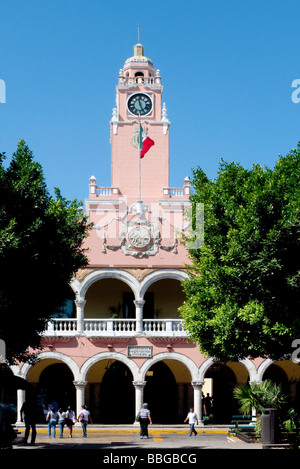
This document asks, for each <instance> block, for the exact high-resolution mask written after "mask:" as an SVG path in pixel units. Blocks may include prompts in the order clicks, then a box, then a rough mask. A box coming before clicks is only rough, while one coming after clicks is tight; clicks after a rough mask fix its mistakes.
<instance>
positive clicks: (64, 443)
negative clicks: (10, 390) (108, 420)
mask: <svg viewBox="0 0 300 469" xmlns="http://www.w3.org/2000/svg"><path fill="white" fill-rule="evenodd" d="M188 429H189V428H188V426H186V427H180V428H166V427H155V426H153V427H151V426H150V427H149V438H148V439H140V435H139V427H137V426H134V425H133V426H131V427H118V426H115V427H107V428H103V427H101V426H96V425H90V426H89V427H88V436H87V438H83V436H82V430H81V428H80V427H77V428H74V430H73V437H72V438H69V435H68V430H65V431H64V436H63V438H60V436H59V430H58V428H57V431H56V437H55V438H53V437H50V438H49V437H48V431H47V427H46V426H43V427H38V429H37V438H36V443H35V445H30V444H27V445H24V444H23V442H22V440H23V436H24V429H23V428H21V429H19V431H20V432H21V433H20V435H19V436H18V439H17V440H16V441H15V444H14V449H16V450H18V449H27V450H35V449H48V450H52V449H66V450H68V449H72V450H74V449H80V450H83V449H114V450H116V449H117V450H120V449H122V448H123V449H129V450H133V449H138V450H140V449H145V450H150V449H155V450H156V451H158V450H159V449H160V448H161V449H166V448H169V449H172V450H176V449H180V450H182V449H189V450H193V449H197V450H199V449H248V450H249V449H262V446H261V444H260V443H251V444H249V443H245V442H243V441H241V440H239V439H238V438H235V437H228V428H227V427H226V428H205V427H198V428H197V431H198V435H196V436H194V435H193V436H191V437H189V436H188ZM29 442H30V437H29Z"/></svg>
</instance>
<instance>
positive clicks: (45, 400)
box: [37, 363, 76, 410]
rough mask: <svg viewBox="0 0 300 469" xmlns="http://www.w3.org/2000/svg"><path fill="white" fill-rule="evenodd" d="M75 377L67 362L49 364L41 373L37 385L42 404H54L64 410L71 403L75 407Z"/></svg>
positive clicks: (39, 399)
mask: <svg viewBox="0 0 300 469" xmlns="http://www.w3.org/2000/svg"><path fill="white" fill-rule="evenodd" d="M73 381H74V377H73V373H72V371H71V370H70V368H69V367H68V366H67V365H66V364H65V363H54V364H52V365H49V366H47V367H46V368H45V369H44V370H43V371H42V372H41V374H40V378H39V382H38V385H37V397H38V401H39V403H40V404H42V405H45V406H47V405H48V404H52V405H53V406H54V407H56V409H59V408H60V407H61V408H62V409H64V410H66V409H67V407H68V406H69V405H70V406H71V407H72V408H73V409H75V405H76V393H75V386H74V384H73Z"/></svg>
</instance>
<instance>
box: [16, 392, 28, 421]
mask: <svg viewBox="0 0 300 469" xmlns="http://www.w3.org/2000/svg"><path fill="white" fill-rule="evenodd" d="M25 395H26V392H25V391H24V389H18V390H17V422H16V424H17V425H23V422H21V413H20V411H21V408H22V405H23V404H24V402H25Z"/></svg>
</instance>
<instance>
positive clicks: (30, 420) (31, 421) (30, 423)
mask: <svg viewBox="0 0 300 469" xmlns="http://www.w3.org/2000/svg"><path fill="white" fill-rule="evenodd" d="M20 414H21V422H23V415H24V422H25V435H24V444H25V445H26V444H27V442H28V437H29V433H30V428H31V444H32V445H34V443H35V439H36V404H35V401H34V399H33V398H31V399H28V400H27V401H25V402H24V403H23V405H22V407H21V410H20Z"/></svg>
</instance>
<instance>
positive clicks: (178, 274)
mask: <svg viewBox="0 0 300 469" xmlns="http://www.w3.org/2000/svg"><path fill="white" fill-rule="evenodd" d="M187 278H188V275H187V273H186V272H183V271H182V270H177V269H160V270H156V271H155V272H151V274H148V275H146V277H144V278H143V280H142V282H141V283H140V298H144V294H145V293H146V291H147V289H148V288H149V287H150V285H152V283H155V282H157V281H158V280H163V279H174V280H179V281H180V282H182V281H183V280H185V279H187Z"/></svg>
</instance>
